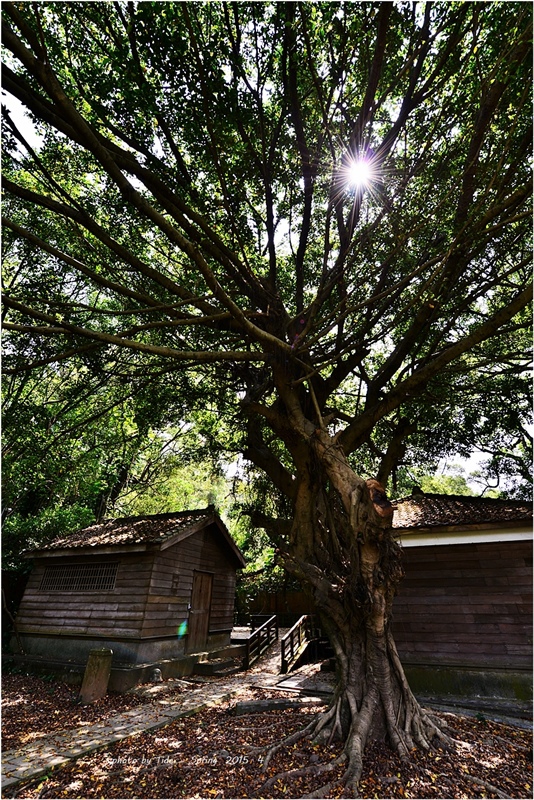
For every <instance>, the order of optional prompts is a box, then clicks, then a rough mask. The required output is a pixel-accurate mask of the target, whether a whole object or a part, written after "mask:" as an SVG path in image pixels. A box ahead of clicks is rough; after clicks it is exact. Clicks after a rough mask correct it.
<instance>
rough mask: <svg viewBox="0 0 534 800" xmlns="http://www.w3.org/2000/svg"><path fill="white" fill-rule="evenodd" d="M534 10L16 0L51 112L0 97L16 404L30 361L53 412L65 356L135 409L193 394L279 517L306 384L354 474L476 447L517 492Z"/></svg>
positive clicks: (21, 93)
mask: <svg viewBox="0 0 534 800" xmlns="http://www.w3.org/2000/svg"><path fill="white" fill-rule="evenodd" d="M529 30H530V8H529V7H528V6H526V5H525V4H521V3H499V2H497V3H463V4H456V3H423V4H418V3H393V4H392V3H313V4H308V3H250V4H248V3H239V4H237V3H221V2H217V3H173V2H166V3H152V2H143V3H123V2H120V3H114V4H111V3H100V2H97V3H89V4H88V3H69V4H66V3H65V4H63V3H46V2H44V3H39V4H33V5H32V4H17V3H6V4H4V34H3V43H4V56H5V64H4V71H3V78H4V88H5V90H6V91H7V92H8V93H10V94H12V95H13V96H14V97H15V98H17V100H18V101H20V103H22V104H23V106H24V107H25V109H26V111H27V113H28V114H29V115H30V117H31V119H32V121H33V125H34V127H35V130H36V131H37V132H38V136H39V144H38V145H36V146H35V149H32V147H31V145H30V144H29V143H28V141H27V138H26V137H27V134H26V133H25V130H24V129H23V128H20V127H19V126H18V123H17V121H16V120H15V119H14V118H13V116H12V115H11V114H10V112H9V110H7V109H4V190H5V196H6V199H5V202H4V217H5V218H4V282H5V283H4V286H5V293H4V302H5V323H4V328H5V332H6V333H5V355H4V368H5V372H6V373H7V375H8V376H9V378H8V379H7V395H8V399H7V402H6V405H7V409H8V412H7V413H8V420H9V423H10V424H11V423H13V424H14V425H16V426H18V427H19V428H20V429H21V430H23V429H24V430H26V431H28V430H29V429H30V428H31V427H32V426H33V425H35V424H36V423H35V422H34V421H32V418H31V415H30V417H28V418H26V419H23V418H22V416H21V415H20V414H21V412H20V410H19V411H18V412H17V408H18V405H17V404H18V402H19V398H20V397H21V393H24V392H25V391H28V387H29V380H28V372H29V371H30V370H32V369H33V370H34V374H37V373H36V372H35V371H38V370H41V371H42V372H41V373H40V380H39V379H38V380H36V381H35V383H34V384H33V389H32V390H33V392H34V394H33V396H32V400H31V403H30V405H33V407H34V408H35V407H37V406H38V405H41V410H40V411H39V412H38V413H39V414H42V413H43V408H46V400H45V399H44V394H43V391H44V390H42V389H41V390H37V385H42V383H43V382H45V383H46V384H47V385H48V386H49V387H50V386H53V385H54V383H56V382H59V383H62V382H63V381H65V380H66V377H65V376H66V375H67V374H70V377H69V378H68V380H69V381H70V382H71V387H70V391H71V392H72V394H73V396H74V395H76V394H77V396H78V400H80V398H82V397H83V396H84V395H83V393H84V392H86V393H87V395H88V396H89V395H91V396H92V397H93V398H94V397H95V396H96V395H98V392H102V388H101V386H102V384H103V383H104V382H105V381H106V382H108V385H109V386H111V385H112V389H111V391H112V393H113V395H114V398H113V400H112V402H115V403H117V404H119V405H118V406H117V407H119V406H120V403H124V402H125V398H128V397H135V398H136V401H135V404H134V406H132V405H129V406H128V411H127V412H125V413H127V415H128V414H129V415H130V418H132V419H134V421H135V424H136V425H137V424H139V428H138V430H139V431H141V432H145V433H146V432H147V430H148V426H151V427H152V429H157V426H158V425H160V424H161V425H163V424H167V423H174V424H176V423H177V421H179V420H183V419H187V418H188V415H191V414H193V412H198V413H199V414H204V422H205V426H206V430H207V439H206V441H208V440H209V442H210V443H211V445H212V446H215V444H214V443H215V442H216V441H217V434H218V432H219V431H218V429H217V423H216V422H214V414H213V413H211V414H210V413H209V412H210V411H211V412H214V411H216V412H217V413H218V414H219V415H220V417H221V419H222V418H224V419H225V420H226V421H227V423H228V424H229V425H230V428H232V427H233V429H234V431H235V432H234V434H232V435H231V437H230V439H231V441H230V440H229V439H228V436H230V434H225V436H226V437H227V438H226V440H225V441H224V443H223V445H224V446H225V447H227V448H229V449H230V450H233V451H234V452H238V451H241V452H243V453H244V454H245V456H246V457H247V458H248V459H250V460H251V461H252V462H253V463H254V464H255V465H256V467H258V468H259V469H261V470H264V471H265V473H266V474H267V476H268V478H269V480H270V481H271V482H273V483H274V485H275V487H276V489H277V490H278V491H279V492H281V493H282V494H283V495H285V496H286V497H287V498H288V501H289V506H288V507H287V508H286V512H288V513H289V514H290V505H291V500H292V497H293V496H294V493H293V488H292V487H294V485H295V474H296V471H297V470H296V467H295V458H294V456H295V454H294V452H293V450H292V445H291V433H290V430H289V428H291V423H289V424H288V422H287V419H288V417H290V416H291V413H290V411H288V409H289V407H290V400H289V399H288V397H287V392H286V388H287V387H290V389H291V391H292V392H293V393H294V395H295V396H297V397H298V403H299V405H300V407H301V408H302V409H303V412H304V414H305V416H306V417H307V418H309V419H310V420H312V422H313V424H314V425H316V426H319V427H321V428H325V429H328V430H329V432H330V433H331V434H333V435H334V434H335V436H336V441H337V442H339V443H340V444H341V446H342V447H343V449H344V452H345V453H346V454H347V455H348V456H349V458H351V459H352V463H353V464H354V466H355V468H356V469H357V470H359V471H361V472H364V473H367V474H372V473H375V474H377V475H378V477H379V478H380V479H381V480H382V481H387V480H388V478H389V477H390V476H393V478H395V474H396V470H397V469H398V467H399V465H401V464H419V465H420V464H421V463H422V462H426V463H429V462H432V460H435V459H437V458H439V457H440V456H441V455H444V454H447V453H451V452H455V451H459V452H461V453H463V454H466V455H467V453H468V451H469V450H471V449H472V448H473V447H475V446H477V445H478V446H480V447H482V448H483V449H485V450H486V451H487V452H490V453H491V455H492V464H491V468H492V470H493V472H494V474H495V475H499V473H500V474H502V473H503V472H504V473H506V472H508V473H510V474H515V475H516V478H517V476H519V482H518V486H517V492H519V493H521V492H524V491H525V490H524V485H525V484H524V479H525V478H526V477H527V476H526V473H527V472H528V470H527V468H526V464H527V463H528V461H529V459H528V449H527V448H528V435H527V433H526V428H525V425H526V421H527V416H528V412H529V408H530V404H529V402H528V382H526V381H525V377H524V369H525V366H526V363H527V352H528V346H529V336H528V326H529V315H528V312H527V311H526V308H527V304H528V301H529V297H530V294H529V292H530V289H529V288H528V284H529V279H530V260H531V259H530V253H531V248H530V243H529V234H530V195H531V179H530V173H529V168H528V163H527V158H528V154H529V149H530V143H531V108H530V91H529V90H530V85H531V79H530V55H529V53H530V32H529ZM362 162H364V163H365V165H366V167H365V168H366V173H365V174H364V175H363V176H362V175H361V174H360V177H359V178H355V177H354V172H353V168H354V165H355V164H360V165H361V163H362ZM360 173H361V169H360ZM281 372H283V373H284V375H285V377H284V379H283V381H282V383H283V384H284V387H286V388H282V389H281V386H280V374H281ZM99 386H100V388H98V387H99ZM47 391H50V389H48V390H47ZM35 392H37V394H35ZM39 392H40V393H39ZM95 393H96V395H95ZM109 399H110V398H109V397H108V398H107V400H103V403H105V402H108V403H109ZM120 407H122V408H124V406H120ZM17 413H18V414H19V416H18V417H17ZM10 414H11V416H9V415H10ZM57 424H58V425H62V426H63V428H64V429H65V428H66V429H69V426H71V425H72V419H70V420H69V419H68V418H67V417H65V416H63V417H60V418H59V417H58V421H57ZM122 424H123V422H121V425H122ZM525 454H527V456H525ZM123 461H124V459H123ZM282 510H283V509H282Z"/></svg>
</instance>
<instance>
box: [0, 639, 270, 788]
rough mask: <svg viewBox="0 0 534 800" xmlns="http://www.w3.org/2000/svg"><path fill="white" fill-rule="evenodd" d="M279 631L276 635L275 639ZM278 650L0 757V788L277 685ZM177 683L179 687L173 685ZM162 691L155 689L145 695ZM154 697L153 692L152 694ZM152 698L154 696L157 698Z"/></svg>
mask: <svg viewBox="0 0 534 800" xmlns="http://www.w3.org/2000/svg"><path fill="white" fill-rule="evenodd" d="M283 632H284V631H282V630H281V631H280V636H282V635H283ZM279 668H280V644H279V642H275V643H274V644H273V645H271V647H270V648H269V650H267V652H266V653H264V654H263V656H261V658H260V659H259V660H258V661H257V662H256V664H254V666H253V667H252V668H251V669H250V670H248V671H247V672H238V673H236V674H235V675H233V676H231V677H229V678H227V679H224V680H215V681H214V680H213V679H205V681H203V680H202V679H201V678H199V679H197V681H196V686H195V684H191V688H190V689H188V690H187V692H184V693H183V694H182V695H179V696H178V697H176V696H174V697H173V698H172V699H166V698H165V696H164V693H163V692H162V694H161V699H158V700H156V701H155V702H154V701H153V702H152V703H147V704H146V705H142V706H137V707H136V708H133V709H130V711H123V712H122V713H120V714H115V715H114V716H112V717H108V719H106V720H104V721H103V722H98V723H87V724H86V725H82V726H78V727H77V728H70V729H68V730H63V731H59V732H57V733H53V734H50V736H46V737H43V738H42V739H38V740H36V741H34V742H30V743H28V744H26V745H24V746H23V747H20V748H18V749H16V750H7V751H5V752H3V753H2V777H1V788H2V789H7V788H8V787H10V786H14V785H15V784H17V783H20V782H21V781H26V780H29V779H31V778H38V777H40V776H41V775H45V774H46V773H47V772H48V771H49V770H50V769H52V768H54V767H62V766H64V765H65V764H68V763H69V761H72V760H73V759H76V758H79V757H80V756H84V755H87V754H88V753H92V752H94V751H95V750H100V749H102V748H105V747H107V746H108V745H110V744H113V743H114V742H118V741H120V740H121V739H126V738H127V737H128V736H135V735H136V734H139V733H143V732H144V731H151V730H157V729H158V728H163V727H164V726H165V725H168V724H169V723H170V722H173V721H174V720H175V719H178V718H179V717H185V716H189V715H190V714H196V713H198V712H199V711H202V710H203V709H205V708H210V707H211V706H214V705H216V704H217V703H222V702H223V701H224V700H228V699H229V698H231V697H234V696H237V695H239V694H240V693H241V692H243V691H246V690H247V689H249V688H250V687H251V686H256V685H259V684H261V686H263V687H266V688H267V687H269V686H274V685H275V684H276V682H277V680H278V679H279V677H280V676H279V674H278V673H279ZM177 683H182V682H181V681H177ZM160 687H161V688H164V687H163V685H162V684H159V685H158V684H156V685H155V686H154V687H151V688H149V689H148V691H147V693H148V694H152V693H153V692H154V690H155V689H159V688H160ZM154 693H156V692H154ZM156 694H159V692H157V693H156Z"/></svg>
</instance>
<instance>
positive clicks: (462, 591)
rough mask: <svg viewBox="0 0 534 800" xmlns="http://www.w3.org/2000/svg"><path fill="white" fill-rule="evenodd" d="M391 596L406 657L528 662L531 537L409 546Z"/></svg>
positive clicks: (507, 663) (431, 661)
mask: <svg viewBox="0 0 534 800" xmlns="http://www.w3.org/2000/svg"><path fill="white" fill-rule="evenodd" d="M404 567H405V571H406V575H405V578H404V580H403V581H402V583H401V585H400V587H399V593H398V596H397V597H396V598H395V602H394V617H393V632H394V637H395V641H396V643H397V648H398V650H399V654H400V656H401V658H402V660H403V661H404V662H405V663H414V664H415V663H418V664H429V665H431V664H436V665H446V664H450V665H456V666H458V665H462V666H473V667H474V666H481V665H482V666H487V667H490V666H492V667H495V668H501V667H503V668H516V669H524V668H527V667H530V665H531V663H532V542H528V541H512V542H484V543H477V544H459V545H447V546H436V545H427V546H422V547H411V548H406V549H405V550H404Z"/></svg>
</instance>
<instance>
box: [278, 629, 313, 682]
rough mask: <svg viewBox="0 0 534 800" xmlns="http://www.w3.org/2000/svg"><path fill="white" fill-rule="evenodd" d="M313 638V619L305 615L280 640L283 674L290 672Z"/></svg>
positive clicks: (281, 669)
mask: <svg viewBox="0 0 534 800" xmlns="http://www.w3.org/2000/svg"><path fill="white" fill-rule="evenodd" d="M312 638H313V617H312V616H311V615H310V614H304V616H302V617H301V618H300V619H299V620H298V622H296V623H295V624H294V625H293V627H292V628H291V630H290V631H288V632H287V633H286V635H285V636H284V637H283V638H282V639H281V640H280V655H281V657H282V665H281V667H280V672H281V673H284V674H285V673H286V672H289V670H290V669H291V667H292V666H293V665H294V663H295V661H296V660H297V658H298V657H299V656H300V655H301V653H302V652H303V651H304V649H305V647H306V645H307V644H308V642H309V641H311V640H312Z"/></svg>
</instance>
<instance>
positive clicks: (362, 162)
mask: <svg viewBox="0 0 534 800" xmlns="http://www.w3.org/2000/svg"><path fill="white" fill-rule="evenodd" d="M373 178H374V171H373V167H372V165H371V163H370V161H369V160H368V159H366V158H358V159H356V160H355V161H352V162H351V163H350V164H349V166H348V168H347V179H348V184H349V186H352V187H354V188H356V189H365V188H366V187H367V186H369V184H370V183H371V182H372V180H373Z"/></svg>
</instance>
